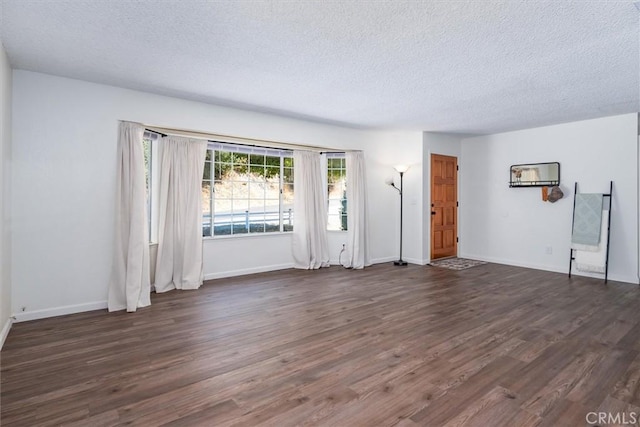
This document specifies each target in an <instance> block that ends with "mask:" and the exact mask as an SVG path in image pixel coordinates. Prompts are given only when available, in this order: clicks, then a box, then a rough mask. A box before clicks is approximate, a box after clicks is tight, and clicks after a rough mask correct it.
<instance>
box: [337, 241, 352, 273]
mask: <svg viewBox="0 0 640 427" xmlns="http://www.w3.org/2000/svg"><path fill="white" fill-rule="evenodd" d="M345 250H347V245H345V244H344V243H343V244H342V250H341V251H340V255H338V263H339V264H340V265H341V266H343V267H344V268H346V269H347V270H349V269H351V267H347V266H346V265H344V264H342V253H343V252H344V251H345Z"/></svg>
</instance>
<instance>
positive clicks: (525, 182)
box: [509, 162, 560, 187]
mask: <svg viewBox="0 0 640 427" xmlns="http://www.w3.org/2000/svg"><path fill="white" fill-rule="evenodd" d="M555 185H560V163H558V162H549V163H529V164H524V165H511V169H510V171H509V187H553V186H555Z"/></svg>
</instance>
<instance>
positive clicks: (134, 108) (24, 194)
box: [13, 70, 421, 320]
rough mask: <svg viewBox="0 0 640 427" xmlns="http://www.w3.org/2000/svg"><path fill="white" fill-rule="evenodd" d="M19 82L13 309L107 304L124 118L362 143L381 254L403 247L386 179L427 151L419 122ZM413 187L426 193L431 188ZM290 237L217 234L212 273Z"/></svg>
mask: <svg viewBox="0 0 640 427" xmlns="http://www.w3.org/2000/svg"><path fill="white" fill-rule="evenodd" d="M13 88H14V102H13V106H14V110H13V114H14V117H13V150H14V151H13V161H14V162H15V165H16V166H14V167H13V181H14V182H13V195H14V197H13V217H14V218H15V220H14V236H15V238H14V247H13V283H14V286H13V310H14V312H17V314H18V318H19V319H20V320H27V319H30V318H36V317H45V316H51V315H56V314H63V313H68V312H76V311H82V310H88V309H94V308H101V307H105V306H106V303H105V300H106V296H107V283H108V279H109V274H110V267H111V253H112V245H113V242H112V239H113V237H112V235H113V199H114V192H115V173H116V168H115V166H116V162H115V156H116V139H117V121H118V120H130V121H137V122H141V123H146V124H155V125H159V126H166V127H175V128H184V129H191V130H199V131H204V132H211V133H218V134H227V135H236V136H243V137H249V138H257V139H268V140H276V141H283V142H291V143H301V144H309V145H316V146H328V147H333V148H362V149H364V150H365V156H366V159H367V169H368V172H367V174H368V176H369V190H370V195H371V198H370V207H371V224H372V256H373V258H374V260H376V261H385V260H392V259H394V257H395V256H396V254H397V251H396V249H397V245H394V244H393V243H391V242H395V241H396V240H397V239H396V236H397V233H396V228H395V223H397V221H396V219H397V206H395V205H394V202H396V201H397V196H396V195H395V193H394V192H393V191H392V189H390V188H388V187H387V186H385V185H384V178H385V177H386V176H388V175H389V174H391V173H392V169H391V165H392V164H395V163H398V162H401V161H410V160H411V159H416V158H419V155H418V156H416V154H417V153H420V149H421V147H420V141H421V134H420V133H419V132H413V133H401V134H398V133H385V132H368V131H361V130H355V129H349V128H341V127H336V126H328V125H322V124H318V123H312V122H306V121H301V120H293V119H288V118H283V117H278V116H274V115H267V114H259V113H253V112H248V111H242V110H237V109H232V108H223V107H217V106H212V105H207V104H202V103H196V102H191V101H186V100H180V99H176V98H168V97H162V96H157V95H152V94H148V93H143V92H136V91H131V90H125V89H120V88H115V87H110V86H104V85H97V84H92V83H87V82H82V81H78V80H71V79H64V78H59V77H54V76H49V75H44V74H38V73H32V72H27V71H19V70H16V71H15V72H14V86H13ZM389 143H393V146H389ZM418 185H419V181H418V183H417V185H416V186H415V188H418ZM407 192H408V193H410V194H413V193H414V192H415V194H413V197H415V198H416V200H418V199H419V194H420V192H421V189H420V190H419V191H418V190H415V189H412V190H407ZM416 203H418V202H416ZM408 211H409V212H407V213H406V215H407V216H406V217H405V220H406V219H407V217H408V218H410V219H411V221H413V217H415V216H417V215H419V206H418V205H416V206H413V209H408ZM413 222H414V223H415V222H416V221H413ZM416 226H418V227H419V223H418V224H417V225H416ZM405 236H411V239H410V241H409V242H407V247H408V248H411V250H414V251H415V247H419V246H420V236H419V235H417V236H416V233H415V232H412V231H411V230H408V229H407V230H406V234H405ZM343 240H344V234H341V233H337V234H333V233H332V235H331V236H330V245H331V255H332V259H333V260H337V256H338V253H339V250H340V248H341V241H343ZM290 247H291V245H290V236H288V235H277V236H262V237H245V238H243V237H238V238H231V239H220V240H205V243H204V255H205V265H204V272H205V277H206V278H214V277H224V276H228V275H233V274H239V273H248V272H256V271H263V270H269V269H275V268H284V267H288V266H291V265H292V257H291V249H290ZM405 250H406V251H408V249H407V248H406V249H405ZM23 307H24V312H23V311H22V309H23Z"/></svg>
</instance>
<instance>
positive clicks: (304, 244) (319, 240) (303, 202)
mask: <svg viewBox="0 0 640 427" xmlns="http://www.w3.org/2000/svg"><path fill="white" fill-rule="evenodd" d="M293 164H294V168H293V188H294V193H293V240H292V242H293V243H292V249H293V259H294V267H295V268H300V269H307V270H314V269H318V268H321V267H328V266H329V244H328V242H327V206H326V205H325V197H324V191H325V190H324V182H323V179H322V178H323V173H322V167H321V158H320V153H315V152H310V151H301V150H295V151H294V152H293Z"/></svg>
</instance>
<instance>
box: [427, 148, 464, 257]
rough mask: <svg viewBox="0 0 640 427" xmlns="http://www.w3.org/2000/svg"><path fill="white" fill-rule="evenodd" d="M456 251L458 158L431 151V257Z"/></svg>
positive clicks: (454, 253)
mask: <svg viewBox="0 0 640 427" xmlns="http://www.w3.org/2000/svg"><path fill="white" fill-rule="evenodd" d="M457 254H458V158H457V157H450V156H441V155H439V154H432V155H431V259H437V258H444V257H451V256H456V255H457Z"/></svg>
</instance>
